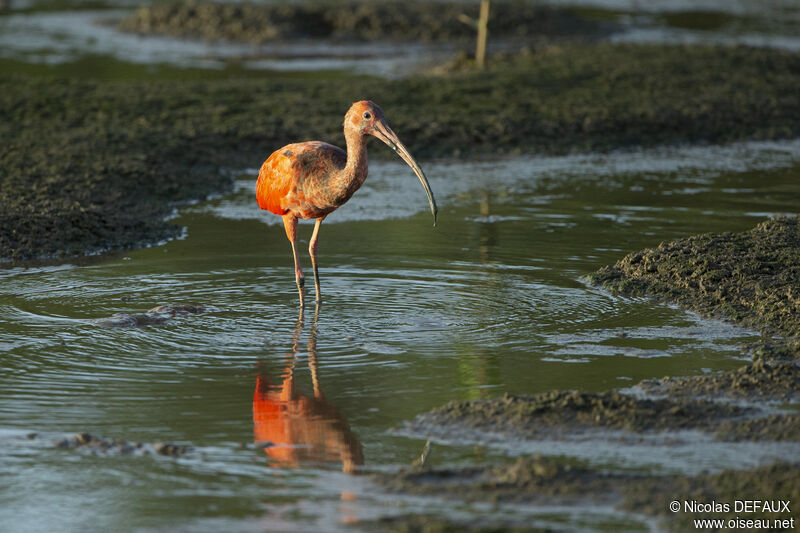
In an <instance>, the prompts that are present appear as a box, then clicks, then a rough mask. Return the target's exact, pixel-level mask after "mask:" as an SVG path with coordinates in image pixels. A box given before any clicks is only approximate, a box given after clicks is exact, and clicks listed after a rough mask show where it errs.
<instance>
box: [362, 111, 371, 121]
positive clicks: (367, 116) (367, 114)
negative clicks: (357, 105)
mask: <svg viewBox="0 0 800 533" xmlns="http://www.w3.org/2000/svg"><path fill="white" fill-rule="evenodd" d="M364 118H366V119H370V118H372V115H370V114H369V111H364Z"/></svg>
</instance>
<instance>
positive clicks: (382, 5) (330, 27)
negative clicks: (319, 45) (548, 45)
mask: <svg viewBox="0 0 800 533" xmlns="http://www.w3.org/2000/svg"><path fill="white" fill-rule="evenodd" d="M463 15H466V16H468V17H471V18H473V19H476V18H478V5H477V4H473V5H464V4H463V3H455V2H453V3H444V2H443V3H440V2H419V1H417V2H342V3H339V2H336V3H334V2H328V3H323V4H319V3H313V4H295V5H261V4H252V3H241V4H218V3H212V2H173V3H167V4H154V5H148V6H143V7H140V8H139V9H138V10H137V11H136V12H135V13H134V14H133V15H131V16H130V17H127V18H125V19H123V20H122V21H120V22H119V24H118V27H119V29H121V30H123V31H128V32H135V33H143V34H157V35H173V36H178V37H191V38H201V39H211V40H231V41H245V42H251V43H265V42H274V41H285V40H287V39H311V38H324V39H331V40H338V41H342V40H345V41H374V40H393V41H402V42H412V41H413V42H420V41H422V42H433V41H438V42H456V43H470V42H473V41H474V40H475V30H474V29H472V28H471V27H470V26H468V25H467V24H465V23H464V22H462V21H461V20H459V18H460V17H462V16H463ZM615 29H616V25H614V24H612V23H610V22H598V21H589V20H585V19H583V18H581V17H579V16H578V15H577V14H575V13H574V12H573V11H571V10H568V9H557V8H552V7H548V6H536V5H530V4H524V3H519V2H516V3H513V4H512V3H509V2H494V3H492V8H491V17H490V20H489V32H490V33H491V35H492V38H493V39H502V40H513V41H515V42H527V41H530V40H532V39H536V40H542V39H551V40H552V39H558V38H562V37H572V38H580V39H584V40H585V39H588V38H597V37H600V36H604V35H607V34H609V33H610V32H611V31H613V30H615Z"/></svg>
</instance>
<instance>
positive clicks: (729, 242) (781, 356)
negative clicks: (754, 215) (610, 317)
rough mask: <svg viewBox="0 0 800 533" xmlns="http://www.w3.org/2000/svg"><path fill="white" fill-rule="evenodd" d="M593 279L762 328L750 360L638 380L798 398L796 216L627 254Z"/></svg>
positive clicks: (651, 387)
mask: <svg viewBox="0 0 800 533" xmlns="http://www.w3.org/2000/svg"><path fill="white" fill-rule="evenodd" d="M589 279H590V281H591V282H593V283H595V284H597V285H600V286H602V287H605V288H606V289H608V290H611V291H613V292H618V293H621V294H627V295H639V296H649V297H654V298H661V299H664V300H668V301H671V302H675V303H677V304H679V305H681V306H683V307H685V308H687V309H691V310H694V311H697V312H699V313H701V314H703V315H707V316H716V317H721V318H725V319H728V320H731V321H733V322H736V323H739V324H742V325H745V326H749V327H751V328H754V329H756V330H758V331H759V332H761V333H762V334H763V335H764V337H763V340H762V341H761V342H759V343H757V344H754V345H752V346H750V347H748V349H749V351H750V353H751V354H752V356H753V362H752V363H750V364H747V365H745V366H743V367H741V368H739V369H737V370H735V371H729V372H721V373H717V374H712V375H709V376H692V377H678V378H672V377H667V378H664V379H660V380H650V381H646V382H643V383H642V384H641V387H642V389H644V390H645V391H649V392H653V393H666V394H671V395H681V396H686V395H695V396H699V395H702V396H729V397H734V398H736V397H738V398H750V399H773V400H784V401H789V400H797V398H798V395H799V394H800V217H796V216H794V217H777V218H772V219H769V220H766V221H764V222H762V223H760V224H759V225H757V226H756V227H755V228H753V229H752V230H750V231H746V232H743V233H721V234H706V235H698V236H693V237H687V238H685V239H678V240H675V241H671V242H665V243H661V244H660V245H659V246H658V247H656V248H652V249H648V250H643V251H641V252H636V253H633V254H629V255H627V256H625V257H624V258H622V259H621V260H620V261H618V262H617V263H616V264H615V265H614V266H611V267H604V268H602V269H601V270H599V271H598V272H596V273H594V274H592V275H591V276H590V277H589Z"/></svg>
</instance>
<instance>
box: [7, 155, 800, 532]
mask: <svg viewBox="0 0 800 533" xmlns="http://www.w3.org/2000/svg"><path fill="white" fill-rule="evenodd" d="M373 149H374V150H379V149H381V148H380V147H378V146H377V145H375V146H374V147H373ZM799 164H800V143H798V142H791V143H761V144H758V143H753V144H743V145H736V146H732V147H726V148H686V149H681V150H657V151H648V152H641V153H623V154H612V155H607V156H593V155H586V156H573V157H562V158H538V159H537V158H524V159H523V158H520V159H503V160H498V161H486V162H476V161H469V162H463V163H462V162H440V163H436V162H428V163H427V164H424V165H423V166H424V167H425V169H426V173H427V174H428V176H429V178H430V180H431V186H432V187H433V189H434V192H435V193H436V194H437V199H438V200H439V203H440V205H441V211H440V224H439V226H438V227H437V228H435V229H434V228H433V227H432V226H431V218H430V214H429V213H426V212H425V209H426V204H425V198H424V193H423V192H422V189H421V188H420V187H419V184H418V182H417V181H416V179H415V178H414V176H413V174H411V172H410V170H408V169H407V167H404V166H403V165H402V164H401V163H399V162H398V163H380V164H379V163H375V164H373V165H372V167H371V175H370V178H369V179H368V180H367V182H366V184H365V185H364V187H363V188H362V190H360V191H359V192H358V193H357V194H356V196H355V197H354V198H353V199H352V200H351V201H350V203H348V204H347V205H346V206H344V207H343V208H342V209H341V210H340V211H339V212H337V213H334V214H333V215H331V216H330V217H329V219H328V220H327V221H326V222H325V223H324V224H323V226H322V232H321V236H320V262H321V276H322V287H323V293H324V304H323V305H322V306H321V308H319V309H318V310H315V309H314V306H313V301H312V300H311V299H310V298H309V302H308V303H309V306H308V308H307V309H306V312H305V316H303V317H300V316H299V312H298V311H299V309H298V304H297V295H296V289H295V287H294V279H293V275H292V266H291V265H292V263H291V252H290V249H289V246H288V242H287V241H286V238H285V235H284V232H283V229H282V227H281V226H279V225H277V223H278V222H279V219H278V217H274V216H273V215H269V214H265V213H261V212H259V210H258V208H257V206H256V205H255V202H254V200H253V193H252V187H253V181H254V178H253V176H254V175H253V174H252V173H249V174H243V175H242V177H241V180H240V181H239V182H238V184H239V185H238V187H237V192H236V193H235V194H233V195H231V196H229V197H225V198H219V199H215V200H211V201H209V202H206V203H202V204H197V205H195V206H192V207H188V208H184V209H182V210H181V211H180V213H179V214H178V216H177V218H176V222H178V223H180V224H182V225H185V226H186V228H187V230H186V235H185V238H183V239H181V240H177V241H173V242H169V243H167V244H165V245H163V246H157V247H153V248H149V249H144V250H139V251H135V252H130V253H127V254H125V255H118V256H113V257H109V258H105V259H101V260H99V261H97V262H96V263H93V264H90V265H86V266H71V265H65V266H60V267H43V268H30V269H21V268H12V269H6V270H0V280H2V283H0V317H2V321H1V322H0V353H2V365H1V366H0V479H2V480H3V482H2V484H0V530H3V531H45V530H55V529H59V528H60V529H61V530H66V531H78V530H90V531H101V530H107V531H176V530H178V531H180V530H186V531H218V530H226V529H227V530H237V531H238V530H243V531H251V530H252V531H264V530H266V531H286V530H299V531H319V530H326V531H327V530H335V529H337V528H338V529H348V527H347V524H348V523H349V522H351V521H353V520H356V519H358V520H363V519H370V518H375V517H379V516H385V515H391V514H395V513H407V512H430V513H433V514H438V515H446V516H451V517H456V518H458V517H461V518H464V517H467V518H468V517H470V516H484V515H486V513H490V514H491V513H499V514H503V515H504V516H509V515H515V516H517V515H518V516H522V517H530V519H531V520H532V521H534V522H532V523H536V524H540V525H541V524H545V525H547V524H549V525H555V526H558V527H567V528H573V529H577V530H581V529H584V528H590V527H591V528H597V529H606V530H616V529H619V528H620V527H622V528H625V529H632V530H636V529H641V530H646V528H647V527H649V526H648V524H646V523H645V522H643V521H642V519H641V518H637V517H634V516H627V515H622V514H620V513H618V512H615V511H613V510H611V509H610V508H602V507H600V508H596V507H591V506H587V507H585V508H580V509H575V508H571V509H570V510H569V512H568V513H567V512H565V510H564V509H558V508H549V507H548V508H542V507H513V506H510V507H498V508H493V509H490V510H487V509H485V508H482V507H480V506H470V505H467V504H460V503H458V504H453V503H447V502H444V501H439V500H437V499H435V498H433V499H431V498H427V499H425V500H423V501H418V500H415V499H413V498H399V497H397V496H392V495H386V494H384V493H382V492H381V491H380V490H379V489H377V488H375V486H373V484H372V482H371V481H370V479H369V477H368V476H366V475H351V474H350V473H349V472H351V471H355V472H357V473H359V474H362V473H368V472H370V471H375V470H379V471H392V470H393V469H395V468H397V467H399V466H402V465H408V464H410V463H411V462H412V461H413V460H414V459H415V458H416V457H417V456H418V454H419V453H420V451H421V449H422V445H423V443H424V438H422V437H423V436H408V435H405V434H404V432H403V422H404V421H408V420H410V419H412V418H413V417H414V416H415V415H417V414H419V413H422V412H425V411H426V410H428V409H431V408H433V407H436V406H439V405H442V404H443V403H445V402H447V401H449V400H453V399H468V398H480V397H490V396H496V395H501V394H503V393H506V392H510V393H535V392H542V391H547V390H551V389H573V388H583V389H588V390H607V389H610V388H615V387H627V386H629V385H632V384H634V383H636V382H637V381H639V380H641V379H643V378H649V377H660V376H663V375H693V374H701V373H704V372H710V371H714V370H718V369H730V368H735V367H738V366H740V365H741V364H742V361H743V359H744V356H743V354H742V352H741V351H740V349H739V348H738V346H739V345H741V344H742V343H744V342H747V341H749V340H751V339H753V338H754V337H753V334H752V333H751V332H748V331H746V330H742V329H740V328H736V327H733V326H731V325H728V324H725V323H723V322H720V321H716V320H707V319H702V318H699V317H698V316H696V315H693V314H691V313H686V312H684V311H681V310H679V309H676V308H673V307H670V306H668V305H664V304H661V303H658V302H653V301H648V300H644V299H630V298H619V297H613V296H611V295H609V294H607V293H605V292H603V291H601V290H598V289H595V288H592V287H588V286H587V285H586V284H585V283H584V282H583V281H581V278H582V276H584V275H586V274H588V273H590V272H592V271H594V270H596V269H597V268H599V267H600V266H603V265H605V264H609V263H613V262H614V261H616V260H617V259H619V258H620V257H622V256H623V255H624V254H625V253H627V252H629V251H634V250H637V249H641V248H643V247H647V246H654V245H657V244H658V243H659V242H660V241H662V240H665V239H670V238H673V237H678V236H684V235H688V234H693V233H698V232H705V231H727V230H743V229H747V228H749V227H752V226H753V225H755V224H756V223H758V222H759V221H760V220H762V219H763V218H764V217H766V216H767V215H769V214H774V213H783V212H791V211H793V210H795V209H796V206H797V199H798V198H800V180H798V178H800V166H799ZM310 230H311V227H310V226H302V227H301V235H302V236H303V238H304V239H307V238H308V236H309V235H310ZM304 248H305V246H302V247H301V249H303V260H304V265H306V268H307V274H310V264H309V261H308V259H307V255H306V253H305V250H304ZM309 279H310V278H309ZM312 293H313V289H312ZM161 304H198V305H199V304H201V305H206V306H212V307H213V308H215V310H211V311H210V312H207V313H203V314H197V315H188V316H178V317H175V318H174V319H173V320H172V321H170V322H168V323H167V324H164V325H160V326H153V327H147V328H106V327H101V326H98V325H95V324H93V323H91V322H90V320H91V319H96V318H101V317H108V316H110V315H112V314H114V313H118V312H125V313H130V314H135V313H144V312H146V311H147V310H148V309H150V308H152V307H154V306H156V305H161ZM79 431H88V432H90V433H92V434H95V435H98V436H101V437H105V438H109V439H113V438H121V439H125V440H127V441H132V442H136V441H141V442H144V443H155V442H175V443H180V444H187V445H190V446H191V447H192V451H190V452H189V453H187V454H186V455H185V456H183V457H181V458H178V459H175V458H171V457H162V456H157V455H146V456H145V455H141V454H134V455H132V456H119V455H116V454H113V453H108V454H92V453H91V452H87V451H81V450H61V449H56V448H54V447H53V440H54V439H60V438H63V437H69V436H71V435H73V434H74V433H77V432H79ZM31 432H35V433H37V435H38V436H37V437H36V438H34V439H32V440H29V439H28V438H27V437H26V435H27V434H28V433H31ZM698 438H699V437H698ZM265 441H269V442H271V443H272V444H273V446H270V447H267V448H266V449H262V448H261V447H259V446H256V443H257V442H260V443H262V445H263V443H264V442H265ZM695 444H696V442H695ZM536 446H537V448H536V451H542V452H544V453H551V454H552V453H555V454H567V455H573V456H576V457H580V458H583V459H587V460H589V461H593V462H595V463H599V464H612V465H615V466H618V467H623V468H643V469H646V470H650V471H659V472H660V471H683V472H693V471H697V470H700V469H705V468H707V469H709V470H716V469H719V468H722V467H724V466H728V465H730V464H731V462H732V461H734V462H737V464H740V465H747V464H760V463H762V462H768V461H770V460H772V459H774V458H775V457H781V456H783V457H786V456H787V454H790V453H795V452H796V451H797V450H794V449H792V450H788V449H787V448H780V447H774V448H770V447H768V446H759V447H753V446H748V445H734V444H719V445H715V444H713V443H709V444H708V446H709V447H708V448H705V447H703V446H701V447H698V446H692V445H687V446H683V447H681V446H678V447H674V446H673V447H670V446H664V445H661V444H654V445H653V446H652V447H650V448H648V447H647V446H645V447H642V446H638V447H631V448H630V449H621V448H619V447H609V446H605V447H604V446H603V445H598V444H596V443H594V444H593V443H580V442H575V443H561V444H556V443H549V444H548V443H539V444H537V445H536ZM522 451H531V450H530V449H528V450H523V449H515V448H514V447H513V446H510V447H509V446H507V447H506V448H505V449H503V447H502V446H501V447H498V448H495V447H484V446H472V445H469V444H459V443H450V444H441V443H438V444H435V445H434V454H433V455H432V458H431V461H432V464H445V463H448V464H468V463H471V462H475V461H481V460H483V459H485V458H486V457H488V456H490V455H494V454H505V453H511V454H514V453H520V452H522Z"/></svg>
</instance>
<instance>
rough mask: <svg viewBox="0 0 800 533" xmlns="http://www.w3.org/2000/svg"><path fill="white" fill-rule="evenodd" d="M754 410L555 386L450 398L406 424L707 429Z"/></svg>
mask: <svg viewBox="0 0 800 533" xmlns="http://www.w3.org/2000/svg"><path fill="white" fill-rule="evenodd" d="M753 412H754V410H753V409H750V408H746V407H740V406H736V405H731V404H724V403H716V402H711V401H705V400H691V399H685V398H683V399H677V400H668V399H650V398H636V397H634V396H631V395H627V394H621V393H619V392H616V391H609V392H602V393H590V392H582V391H554V392H547V393H542V394H536V395H533V396H513V395H508V394H507V395H505V396H503V397H500V398H492V399H485V400H484V399H481V400H470V401H454V402H450V403H448V404H446V405H444V406H442V407H439V408H436V409H433V410H432V411H430V412H428V413H425V414H423V415H421V416H419V417H418V418H417V419H416V420H414V422H413V423H412V424H411V426H410V429H411V431H412V432H414V433H419V434H425V435H427V434H431V433H437V432H445V433H446V432H447V430H448V428H452V427H468V428H470V429H471V430H473V431H475V432H495V433H503V434H507V435H509V434H513V435H514V437H515V438H520V439H536V438H548V437H552V436H554V435H559V434H566V433H568V432H573V431H579V430H581V429H586V428H604V429H622V430H626V431H630V432H642V431H651V430H653V431H661V430H669V429H695V428H702V429H708V428H709V425H710V424H711V423H713V421H714V420H719V419H723V418H743V417H745V416H747V415H752V414H753ZM709 421H712V422H709Z"/></svg>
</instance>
